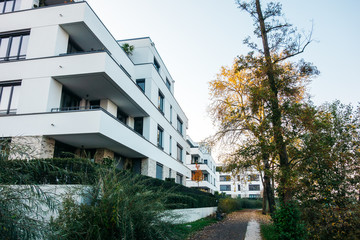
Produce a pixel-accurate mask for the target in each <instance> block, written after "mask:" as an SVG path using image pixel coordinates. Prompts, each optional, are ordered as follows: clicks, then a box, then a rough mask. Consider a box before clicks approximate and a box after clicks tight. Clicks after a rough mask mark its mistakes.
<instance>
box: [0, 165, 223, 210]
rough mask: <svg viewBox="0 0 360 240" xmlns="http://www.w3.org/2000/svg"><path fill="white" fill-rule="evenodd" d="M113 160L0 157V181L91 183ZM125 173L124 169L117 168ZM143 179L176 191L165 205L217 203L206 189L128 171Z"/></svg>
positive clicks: (174, 206)
mask: <svg viewBox="0 0 360 240" xmlns="http://www.w3.org/2000/svg"><path fill="white" fill-rule="evenodd" d="M113 163H114V162H113V161H111V160H109V159H106V160H104V161H103V164H96V163H93V162H91V161H90V160H88V159H79V158H54V159H34V160H28V161H25V160H4V161H0V173H1V174H0V183H1V184H85V185H89V184H93V183H94V182H96V180H97V174H98V171H99V170H100V169H108V168H110V167H111V165H112V164H113ZM119 172H120V173H121V174H126V171H119ZM132 176H134V177H135V176H136V177H138V178H141V179H142V180H144V184H146V185H147V186H148V188H149V189H152V190H156V189H158V188H163V189H173V190H174V191H175V192H177V193H178V195H177V196H176V197H175V196H172V197H169V198H168V199H167V203H168V205H167V207H168V208H170V209H177V208H199V207H213V206H217V199H216V198H215V196H214V195H212V194H210V193H205V192H202V191H199V190H197V189H194V188H188V187H185V186H183V185H180V184H176V183H175V182H174V181H173V180H169V181H162V180H159V179H155V178H151V177H147V176H143V175H137V174H132Z"/></svg>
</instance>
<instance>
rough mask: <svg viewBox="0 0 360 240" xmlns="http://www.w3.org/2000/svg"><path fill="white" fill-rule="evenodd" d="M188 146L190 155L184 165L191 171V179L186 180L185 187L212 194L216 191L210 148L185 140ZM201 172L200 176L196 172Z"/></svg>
mask: <svg viewBox="0 0 360 240" xmlns="http://www.w3.org/2000/svg"><path fill="white" fill-rule="evenodd" d="M187 142H188V143H189V145H190V153H189V154H188V155H187V158H186V165H187V166H188V168H189V169H190V170H191V179H187V182H186V186H188V187H193V188H199V189H201V190H203V191H206V192H210V193H212V194H214V192H215V191H218V184H217V181H216V179H217V178H216V163H215V161H214V159H213V158H212V156H211V148H210V147H208V146H207V145H206V144H203V143H196V142H194V141H192V140H191V138H190V137H188V138H187ZM197 171H201V174H200V175H197V174H196V172H197Z"/></svg>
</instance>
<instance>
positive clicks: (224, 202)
mask: <svg viewBox="0 0 360 240" xmlns="http://www.w3.org/2000/svg"><path fill="white" fill-rule="evenodd" d="M218 210H219V211H221V212H224V213H231V212H234V211H237V210H241V203H240V202H239V200H238V199H236V198H222V199H220V201H219V206H218Z"/></svg>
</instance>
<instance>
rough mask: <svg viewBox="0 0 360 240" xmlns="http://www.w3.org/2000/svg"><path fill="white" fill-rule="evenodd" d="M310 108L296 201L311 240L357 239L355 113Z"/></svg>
mask: <svg viewBox="0 0 360 240" xmlns="http://www.w3.org/2000/svg"><path fill="white" fill-rule="evenodd" d="M313 109H314V110H313V111H312V113H311V114H309V115H308V118H310V117H311V121H307V120H305V119H306V118H304V120H305V121H304V125H307V129H308V131H307V132H306V134H303V135H302V137H301V141H302V145H303V148H302V158H303V159H302V161H301V162H300V165H299V168H298V170H299V172H300V178H299V181H298V184H297V189H296V198H297V199H299V200H300V202H301V208H302V213H303V218H304V220H305V221H306V223H307V226H308V230H309V232H310V234H311V236H312V239H358V237H359V236H360V230H359V228H358V226H359V225H360V204H359V197H360V167H359V166H360V114H359V111H358V110H357V111H355V110H354V109H353V108H352V106H350V105H344V104H341V103H340V102H339V101H335V102H333V103H331V104H329V103H328V104H325V105H322V106H320V107H318V108H316V107H313Z"/></svg>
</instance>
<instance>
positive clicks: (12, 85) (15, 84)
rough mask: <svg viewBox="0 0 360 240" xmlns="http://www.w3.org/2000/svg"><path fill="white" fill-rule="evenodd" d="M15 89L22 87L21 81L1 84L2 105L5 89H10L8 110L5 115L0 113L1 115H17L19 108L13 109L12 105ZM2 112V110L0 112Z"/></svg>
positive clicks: (0, 100) (0, 99)
mask: <svg viewBox="0 0 360 240" xmlns="http://www.w3.org/2000/svg"><path fill="white" fill-rule="evenodd" d="M15 87H19V88H20V87H21V81H12V82H4V83H0V104H1V102H2V98H3V92H4V88H10V93H9V96H8V99H7V101H8V102H7V106H6V109H4V113H2V112H0V115H9V114H16V111H17V108H16V109H12V108H11V105H12V102H13V100H14V99H13V96H14V88H15ZM0 111H1V110H0Z"/></svg>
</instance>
